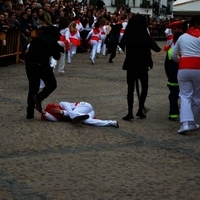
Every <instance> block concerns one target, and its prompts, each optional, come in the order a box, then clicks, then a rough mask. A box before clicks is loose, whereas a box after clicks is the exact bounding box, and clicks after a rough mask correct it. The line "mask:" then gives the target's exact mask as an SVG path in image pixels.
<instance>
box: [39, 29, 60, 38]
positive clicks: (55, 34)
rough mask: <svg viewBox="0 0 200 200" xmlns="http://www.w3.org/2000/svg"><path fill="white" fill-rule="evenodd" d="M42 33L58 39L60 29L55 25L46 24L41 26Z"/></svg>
mask: <svg viewBox="0 0 200 200" xmlns="http://www.w3.org/2000/svg"><path fill="white" fill-rule="evenodd" d="M42 35H46V36H50V37H53V38H55V39H57V40H58V39H59V38H60V29H59V28H58V27H55V26H46V27H44V28H43V31H42Z"/></svg>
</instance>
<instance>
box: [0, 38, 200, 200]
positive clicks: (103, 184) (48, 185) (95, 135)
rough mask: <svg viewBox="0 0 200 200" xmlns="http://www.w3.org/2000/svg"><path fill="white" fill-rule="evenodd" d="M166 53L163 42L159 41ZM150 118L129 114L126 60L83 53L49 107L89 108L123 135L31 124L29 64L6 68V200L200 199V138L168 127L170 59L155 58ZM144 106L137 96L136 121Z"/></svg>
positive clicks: (1, 184)
mask: <svg viewBox="0 0 200 200" xmlns="http://www.w3.org/2000/svg"><path fill="white" fill-rule="evenodd" d="M158 43H159V45H160V46H161V47H163V46H164V44H165V43H164V42H158ZM152 54H153V60H154V68H153V69H152V70H150V72H149V79H150V80H149V94H148V97H147V101H146V107H148V108H150V111H149V112H148V113H147V118H146V119H144V120H139V119H134V120H132V121H131V122H127V121H123V120H122V119H121V118H122V117H123V116H124V115H126V113H127V103H126V90H127V85H126V73H125V71H123V70H122V69H121V68H122V64H123V60H124V57H125V55H124V54H117V57H116V58H115V59H114V60H113V61H114V63H113V64H110V63H108V57H103V56H102V57H101V56H100V58H99V59H96V61H95V65H92V64H91V62H90V60H89V54H88V53H83V54H77V55H75V57H74V60H73V61H72V63H71V64H70V65H68V64H66V73H65V74H59V73H58V72H57V71H55V76H56V78H57V81H58V87H57V89H56V90H55V91H54V92H53V93H52V94H51V95H50V96H49V97H48V98H47V99H46V100H45V101H44V102H43V106H45V105H46V104H47V103H50V102H59V101H65V100H67V101H70V102H75V101H76V102H77V101H87V102H90V103H91V104H92V105H93V107H94V110H95V111H96V113H97V117H98V118H100V119H116V120H118V121H119V125H120V127H119V128H118V129H116V128H112V127H92V126H86V125H83V124H77V125H74V124H71V123H69V122H55V123H53V122H45V121H41V120H40V115H39V113H37V112H36V113H35V119H32V120H27V119H26V118H25V116H26V96H27V91H28V85H27V78H26V74H25V69H24V64H17V65H11V66H9V67H8V68H0V109H1V120H0V141H1V145H0V200H129V199H131V200H132V199H134V200H146V199H148V200H149V199H152V200H154V199H156V200H157V199H162V200H165V199H166V200H168V199H172V200H174V199H177V200H179V199H181V200H182V199H183V200H198V199H200V184H199V181H200V174H199V167H200V145H199V140H200V132H199V130H197V131H194V132H191V133H189V134H187V135H185V136H182V135H178V134H177V130H178V128H179V121H176V122H171V121H169V120H168V107H169V102H168V88H167V87H166V81H167V80H166V76H165V72H164V67H163V63H164V58H165V52H163V51H162V52H160V53H154V52H152ZM137 106H138V101H137V97H136V95H135V104H134V114H135V113H136V112H137Z"/></svg>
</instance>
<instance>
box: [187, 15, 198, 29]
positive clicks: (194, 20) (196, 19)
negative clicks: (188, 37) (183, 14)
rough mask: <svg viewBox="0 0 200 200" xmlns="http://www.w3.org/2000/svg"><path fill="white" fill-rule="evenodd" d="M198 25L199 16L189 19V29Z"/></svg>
mask: <svg viewBox="0 0 200 200" xmlns="http://www.w3.org/2000/svg"><path fill="white" fill-rule="evenodd" d="M197 24H198V25H200V15H195V16H193V17H192V18H191V19H190V25H189V26H190V27H192V26H196V25H197Z"/></svg>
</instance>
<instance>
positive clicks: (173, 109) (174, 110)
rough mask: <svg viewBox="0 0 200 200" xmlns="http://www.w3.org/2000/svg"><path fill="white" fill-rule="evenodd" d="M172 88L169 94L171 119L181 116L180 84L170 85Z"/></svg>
mask: <svg viewBox="0 0 200 200" xmlns="http://www.w3.org/2000/svg"><path fill="white" fill-rule="evenodd" d="M168 87H169V90H170V94H169V105H170V106H169V119H170V120H174V119H177V118H178V116H179V106H178V99H179V87H178V86H168Z"/></svg>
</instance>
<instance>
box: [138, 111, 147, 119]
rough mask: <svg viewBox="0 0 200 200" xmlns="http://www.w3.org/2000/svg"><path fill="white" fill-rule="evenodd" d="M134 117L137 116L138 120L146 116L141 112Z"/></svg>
mask: <svg viewBox="0 0 200 200" xmlns="http://www.w3.org/2000/svg"><path fill="white" fill-rule="evenodd" d="M136 116H137V118H138V119H144V118H146V115H145V114H144V113H143V112H137V114H136Z"/></svg>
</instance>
